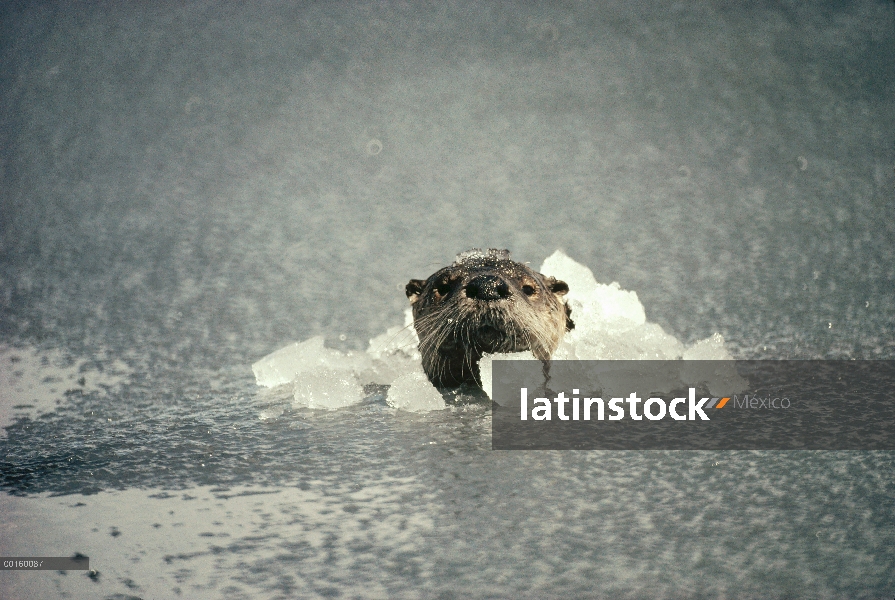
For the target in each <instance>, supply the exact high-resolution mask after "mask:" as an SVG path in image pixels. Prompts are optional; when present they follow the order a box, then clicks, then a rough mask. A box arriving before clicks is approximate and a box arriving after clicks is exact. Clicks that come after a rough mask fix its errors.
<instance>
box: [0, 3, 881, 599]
mask: <svg viewBox="0 0 895 600" xmlns="http://www.w3.org/2000/svg"><path fill="white" fill-rule="evenodd" d="M0 11H2V12H0V341H2V342H3V343H5V344H12V345H21V346H28V347H35V348H38V349H46V350H49V349H59V348H61V349H62V350H63V351H64V352H65V353H66V355H67V356H68V357H69V359H70V361H71V362H72V363H75V362H77V361H87V362H86V363H84V364H88V365H90V368H91V369H95V370H102V369H103V368H104V365H107V364H108V363H109V362H110V361H112V360H113V359H115V358H119V359H121V360H123V361H124V362H125V363H126V364H127V365H128V366H129V368H130V369H131V372H132V374H131V376H130V378H129V380H128V381H127V383H126V384H124V385H123V386H121V388H120V389H116V390H111V391H109V393H107V394H101V393H98V392H83V393H82V392H78V391H77V390H75V393H71V394H66V395H65V397H64V399H65V401H64V402H62V403H61V404H60V406H59V408H58V409H57V410H56V411H54V412H53V413H51V414H48V415H45V416H44V417H42V418H40V419H35V420H28V419H23V420H19V421H18V422H17V423H16V424H15V425H13V426H12V427H10V428H9V429H8V437H7V438H5V439H2V440H0V453H2V454H0V460H2V461H3V464H2V465H0V467H2V471H0V488H2V489H4V490H6V491H7V492H10V493H13V494H18V495H27V494H32V493H37V492H47V493H57V494H60V493H61V494H74V493H85V492H87V493H94V492H100V491H103V490H110V489H147V490H157V489H181V488H183V489H188V488H190V487H191V486H195V485H212V486H219V487H220V489H226V488H227V486H230V485H238V484H258V485H265V486H273V487H277V486H281V487H282V486H285V487H289V486H295V485H298V483H297V482H305V483H304V485H312V484H311V483H307V482H308V481H327V480H328V481H340V482H343V483H344V484H345V485H346V486H348V487H349V488H351V486H355V487H357V486H360V487H363V486H364V485H366V484H367V482H369V481H371V480H372V479H375V478H376V477H377V474H378V473H381V472H383V471H387V472H389V473H392V472H396V473H400V474H401V476H402V477H408V478H411V479H413V480H414V481H416V482H418V483H419V484H420V485H421V486H422V488H423V489H427V490H430V491H431V497H430V499H429V500H426V502H425V503H423V502H420V503H414V502H413V501H412V500H410V499H407V500H406V502H404V503H401V504H396V505H394V506H393V507H392V509H393V510H394V511H397V512H398V513H402V514H403V512H406V513H408V514H410V515H425V516H426V517H427V518H430V519H432V520H433V521H434V522H436V530H437V531H440V532H442V533H440V534H432V537H431V539H427V540H426V542H425V543H424V544H422V545H421V546H420V547H418V548H416V549H415V550H413V551H406V552H405V551H404V550H395V549H391V550H389V552H391V554H390V555H389V556H390V558H389V561H387V562H383V563H380V562H376V561H373V562H364V560H363V559H361V558H358V559H357V561H356V562H355V563H354V570H353V571H352V573H354V575H355V577H356V578H355V579H352V578H350V577H348V578H345V577H343V576H342V575H339V574H337V573H336V571H332V572H330V571H327V570H326V568H325V566H324V567H321V569H322V570H321V571H319V572H317V573H318V575H319V576H318V578H317V579H316V580H314V582H311V581H310V580H307V579H304V580H300V582H299V583H294V582H293V584H289V585H291V586H292V587H289V585H287V584H285V583H283V581H284V580H283V579H282V572H284V571H285V572H288V573H290V576H291V577H299V576H298V575H297V574H296V573H300V572H301V570H302V568H301V564H302V563H301V560H304V559H298V558H295V553H294V552H292V554H290V552H291V551H288V548H290V546H288V545H287V546H286V548H287V550H284V552H285V555H286V556H292V559H291V560H292V561H297V562H290V561H289V560H286V559H283V560H282V561H281V562H277V561H274V562H272V563H269V562H265V563H263V564H257V565H255V568H256V569H258V571H259V573H268V575H269V580H265V581H266V583H264V584H263V585H262V584H260V583H258V581H261V580H262V579H264V577H263V576H262V575H259V578H260V579H258V580H253V581H254V583H253V581H248V582H245V581H243V582H241V583H240V585H242V586H243V588H239V589H241V590H243V591H242V592H240V593H245V594H247V597H249V596H258V595H261V596H265V597H267V596H269V597H281V596H282V595H288V594H289V593H301V594H304V595H307V596H315V595H324V596H325V595H339V594H345V595H347V596H352V595H359V596H363V595H364V590H365V589H366V588H365V587H364V584H363V581H364V577H366V578H367V579H366V580H367V581H380V582H387V583H386V585H387V587H388V590H389V593H390V594H391V595H397V596H401V595H407V596H414V595H417V594H419V595H425V596H433V595H438V594H442V595H444V596H445V597H449V596H450V594H451V593H456V594H457V595H458V596H468V595H473V596H493V597H500V596H509V595H514V594H515V595H519V594H526V593H527V594H530V595H532V596H543V595H545V594H546V595H549V594H555V595H557V596H558V597H575V596H607V597H610V596H612V597H620V596H627V597H654V598H655V597H682V596H691V595H696V596H704V597H715V596H725V595H726V596H727V597H732V596H737V597H743V596H750V595H752V596H762V597H775V596H779V597H797V596H803V595H804V596H812V597H853V598H854V597H882V596H886V595H888V596H891V595H892V593H893V590H895V580H893V573H895V562H893V558H895V557H893V548H895V533H893V529H892V514H893V505H892V502H893V500H892V498H893V497H895V490H893V488H892V486H893V484H892V480H893V477H892V474H893V464H892V458H891V457H890V455H889V454H888V453H877V454H835V453H829V454H809V453H806V454H798V453H796V454H792V453H787V454H780V453H774V454H770V453H768V454H764V455H762V454H754V453H752V454H748V453H747V454H742V455H738V454H735V453H732V454H731V455H730V456H729V457H725V464H728V465H729V467H728V468H729V470H727V471H725V472H724V474H720V475H719V474H716V473H717V471H713V470H711V469H709V468H708V465H710V464H713V463H714V462H715V461H716V459H717V457H714V456H708V455H703V454H700V453H693V454H683V453H666V454H661V453H627V454H626V453H607V454H601V453H587V454H576V453H561V454H551V453H538V454H534V455H528V456H526V455H523V454H519V453H509V454H502V453H492V452H491V451H490V450H489V448H490V439H489V435H488V421H487V410H485V409H484V408H481V407H472V408H465V409H455V410H453V411H447V412H446V413H444V414H439V415H437V416H435V415H430V416H429V417H419V418H413V419H410V420H407V419H408V417H406V416H405V417H402V416H401V415H395V414H394V413H393V412H391V411H390V410H389V409H387V408H386V407H385V403H384V400H383V398H382V395H381V393H380V394H379V395H378V396H377V395H375V394H374V396H373V397H371V399H370V400H369V401H368V402H367V403H365V404H364V405H362V406H361V407H359V408H357V409H353V410H348V411H342V412H339V413H335V414H333V415H326V416H320V415H315V414H313V413H310V412H308V411H290V410H287V411H286V412H285V413H284V414H283V415H282V416H281V417H280V418H279V419H274V420H273V421H272V422H265V423H263V424H262V423H260V422H259V421H258V419H257V415H258V412H259V410H260V409H259V406H261V405H263V404H264V402H262V401H260V400H259V399H258V398H257V397H256V395H255V388H254V383H253V380H252V377H251V373H250V371H249V369H248V365H249V364H250V363H252V362H253V361H255V360H257V359H258V358H260V357H261V356H263V355H265V354H267V353H269V352H271V351H273V350H275V349H277V348H279V347H281V346H282V345H284V344H285V343H287V342H290V341H294V340H302V339H306V338H308V337H310V336H311V335H316V334H322V335H324V336H326V338H327V343H328V344H329V345H331V346H332V347H336V348H341V349H361V348H365V347H366V343H367V340H368V339H369V338H370V337H372V336H373V335H377V334H379V333H381V332H382V331H383V330H384V329H385V328H386V327H387V326H390V325H394V324H397V323H400V322H401V318H402V317H401V311H402V310H403V308H404V306H405V305H406V299H405V298H404V294H403V289H402V288H403V285H404V284H405V283H406V282H407V280H408V279H410V278H411V277H425V276H427V275H429V274H430V273H431V272H433V271H434V270H435V269H436V268H437V267H439V266H442V265H443V264H445V263H446V262H448V261H449V260H450V259H451V258H452V257H453V255H454V254H456V253H457V252H459V251H461V250H465V249H467V248H470V247H473V246H479V247H489V246H493V247H499V248H504V247H506V248H509V249H511V250H512V252H513V256H514V257H515V258H516V259H518V260H522V261H531V262H532V263H533V265H534V266H537V265H539V264H540V261H541V260H543V258H545V257H546V256H547V255H549V254H550V253H552V252H553V251H554V250H556V249H557V248H562V249H563V250H564V251H566V252H567V253H568V254H569V255H570V256H571V257H572V258H574V259H575V260H577V261H579V262H581V263H584V264H586V265H588V266H589V267H590V268H592V270H593V271H594V273H595V275H596V277H597V279H598V280H599V281H602V282H607V283H608V282H611V281H618V282H620V284H621V285H622V287H623V288H625V289H630V290H634V291H636V292H637V293H638V295H639V297H640V299H641V300H642V302H643V303H644V305H645V307H646V313H647V318H648V319H649V320H651V321H655V322H658V323H660V324H661V325H662V326H663V327H665V328H666V330H668V331H669V332H670V333H672V334H674V335H675V336H677V337H678V338H680V339H682V340H684V341H687V342H692V341H695V340H697V339H701V338H704V337H707V336H708V335H710V334H712V333H713V332H715V331H719V332H721V333H722V334H723V335H724V336H725V338H726V340H727V342H728V345H729V348H730V350H731V352H732V353H733V354H734V356H735V357H737V358H821V357H823V358H874V359H878V358H887V359H892V358H895V335H893V326H895V310H893V309H895V300H893V294H892V291H893V288H895V286H893V282H895V260H893V259H895V256H893V254H895V245H893V233H895V231H893V228H895V203H893V166H895V159H893V142H895V140H893V132H895V111H893V107H892V98H893V97H895V71H893V60H892V59H893V48H895V46H893V42H895V39H893V38H895V34H893V6H892V4H891V3H890V2H882V1H876V2H871V1H865V2H857V3H802V2H792V3H782V4H778V3H755V2H750V3H747V4H744V5H741V4H740V3H723V2H699V3H671V2H660V3H655V2H642V3H638V2H630V1H625V2H617V3H613V2H600V3H584V2H571V1H570V2H554V3H549V4H544V3H535V2H530V3H525V2H519V3H510V2H489V3H478V4H476V3H469V2H433V3H400V2H383V3H376V4H374V3H356V2H345V3H307V4H302V3H266V2H253V3H241V2H238V3H237V2H233V3H220V2H214V3H212V2H190V3H174V2H170V3H152V4H151V5H150V4H149V3H100V2H95V3H93V2H91V3H4V4H3V6H2V8H0ZM372 140H378V141H379V143H380V144H381V152H379V153H378V154H373V153H372V152H370V150H374V149H375V148H378V147H379V146H378V145H376V144H375V143H373V144H372V145H371V141H372ZM374 146H375V148H374ZM340 336H344V339H341V338H340ZM284 402H286V403H287V404H288V401H284ZM99 414H102V416H103V417H104V418H103V419H101V420H100V419H98V418H95V417H96V416H97V415H99ZM464 415H465V418H464ZM107 419H108V420H107ZM396 419H397V421H396ZM468 419H471V420H472V423H470V422H469V421H468ZM302 424H303V425H302ZM299 425H300V426H299ZM234 431H238V432H239V434H238V435H237V434H235V433H233V432H234ZM430 439H431V440H436V439H437V440H439V441H440V442H441V444H438V445H435V446H434V447H433V448H429V446H425V447H423V449H420V444H421V443H424V441H425V440H430ZM203 444H204V445H205V446H203V447H209V448H212V447H213V448H214V455H215V458H214V459H213V460H212V461H209V465H210V466H209V467H208V468H207V469H204V470H202V471H198V470H195V469H192V468H191V467H190V465H191V460H192V458H191V454H190V452H191V450H190V448H194V447H196V445H199V446H201V445H203ZM442 444H446V446H444V445H442ZM247 456H248V457H250V458H245V457H247ZM297 457H300V460H299V458H297ZM521 482H525V483H521ZM780 490H783V491H782V492H780ZM778 492H780V493H778ZM781 494H782V495H781ZM333 498H334V502H339V498H341V496H340V495H339V493H338V492H337V491H334V492H333ZM431 498H435V499H436V500H435V502H436V504H437V506H436V507H434V508H433V505H432V504H431V502H432V500H431ZM343 500H344V503H345V506H349V505H350V502H349V500H348V499H347V497H346V498H344V499H343ZM719 503H721V504H719ZM750 506H759V507H762V509H761V510H756V512H755V513H753V512H751V511H750V510H749V509H748V507H750ZM545 507H552V508H550V509H549V510H548V509H546V508H545ZM724 507H728V508H729V509H730V512H729V513H727V512H725V510H726V509H725V508H724ZM734 507H738V508H734ZM346 510H348V509H346ZM544 510H547V513H544V512H542V511H544ZM551 511H552V512H551ZM687 511H695V512H693V513H689V514H692V515H695V516H693V518H694V519H695V521H686V523H683V524H682V522H680V521H679V520H677V519H678V516H679V515H681V514H682V513H685V512H687ZM347 514H352V513H350V511H349V512H348V513H347ZM676 515H677V516H676ZM647 522H649V523H651V525H650V527H648V528H647V529H643V530H642V531H641V530H639V529H638V528H643V527H647V525H645V523H647ZM659 523H664V525H661V526H659V525H657V524H659ZM815 523H824V524H831V525H830V527H831V528H833V529H831V531H834V533H830V534H829V535H828V536H827V537H823V538H822V537H817V535H815V531H814V529H813V528H812V524H815ZM117 526H118V527H120V528H121V531H125V530H126V527H127V523H119V524H117ZM803 526H804V527H805V528H806V529H805V530H804V531H803V530H802V529H801V528H802V527H803ZM825 526H826V525H825ZM439 527H441V529H438V528H439ZM837 527H838V529H837ZM638 531H640V533H637V532H638ZM647 532H648V533H647ZM132 535H135V536H137V537H139V533H138V532H134V533H132ZM293 535H295V536H296V538H297V539H298V538H300V537H301V533H300V529H299V530H295V531H293ZM284 537H288V536H285V534H284V536H281V537H280V538H263V536H262V539H265V540H266V541H264V542H261V543H262V545H263V546H264V547H265V548H267V549H271V548H278V546H277V544H279V543H281V542H282V540H283V538H284ZM815 540H818V541H815ZM459 542H463V544H465V545H463V544H461V546H462V547H463V548H466V549H465V550H462V551H460V550H457V545H456V544H457V543H459ZM332 544H334V546H335V547H339V548H342V549H343V550H344V551H345V552H349V553H350V548H347V546H345V543H344V541H340V540H339V539H338V536H335V537H334V538H333V541H332ZM340 544H341V545H340ZM374 546H375V545H374ZM470 548H471V549H470ZM74 551H79V548H72V549H71V552H74ZM321 552H323V550H321ZM758 552H770V553H772V554H773V555H774V556H777V557H782V556H785V557H787V558H786V559H785V560H784V559H780V560H782V561H783V562H779V563H768V562H766V561H765V560H764V559H760V560H759V559H758V558H757V557H756V554H755V553H758ZM84 553H85V554H88V555H90V556H91V566H94V564H100V563H97V562H95V561H96V558H95V555H93V554H90V552H84ZM38 554H40V553H38ZM358 556H360V555H358ZM364 556H366V555H364ZM545 557H546V558H545ZM711 557H714V558H711ZM423 558H425V559H426V560H431V561H433V564H435V565H437V566H436V567H432V568H431V569H429V570H422V571H420V570H414V569H415V567H413V565H414V564H417V563H416V562H415V561H417V560H422V559H423ZM308 560H310V559H308ZM537 560H543V561H546V562H542V563H539V564H541V566H540V567H539V569H541V570H540V571H538V573H539V575H538V576H537V577H535V576H534V575H527V574H526V573H530V571H526V568H527V567H526V565H531V564H532V562H533V561H537ZM731 560H732V561H733V562H730V561H731ZM322 564H324V565H325V564H326V563H325V561H324V562H323V563H322ZM159 568H160V569H164V568H165V567H164V565H160V566H159ZM100 569H102V567H100ZM172 569H173V567H172ZM265 569H267V570H265ZM498 575H499V576H498ZM219 577H220V578H221V579H222V580H224V581H227V580H228V578H229V577H231V575H229V574H227V573H224V572H222V573H220V574H219ZM103 581H104V582H105V583H102V582H103ZM139 583H140V582H139V581H138V582H137V583H136V584H135V585H138V586H139ZM96 585H100V586H103V585H105V586H111V587H107V588H104V589H103V592H102V593H106V594H107V595H108V594H113V593H117V592H116V590H117V588H115V587H114V585H115V584H114V580H113V579H101V580H100V583H98V584H96ZM183 585H184V586H187V584H183ZM221 585H222V586H223V584H221ZM315 585H316V586H317V587H314V586H315ZM186 589H188V587H184V590H186ZM213 589H217V590H220V589H223V587H220V588H213ZM234 589H236V588H234ZM321 590H322V591H321ZM420 590H425V592H421V591H420ZM122 593H123V592H122ZM132 593H138V592H132ZM221 593H222V594H223V592H221ZM228 593H230V597H236V596H234V595H233V594H236V592H235V591H233V590H231V591H230V592H228ZM278 594H279V595H278Z"/></svg>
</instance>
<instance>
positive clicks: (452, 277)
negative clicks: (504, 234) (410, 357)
mask: <svg viewBox="0 0 895 600" xmlns="http://www.w3.org/2000/svg"><path fill="white" fill-rule="evenodd" d="M568 291H569V286H568V285H566V284H565V282H562V281H559V280H557V279H554V278H553V277H546V276H544V275H541V274H540V273H537V272H535V271H533V270H532V269H529V268H528V267H527V266H525V265H523V264H521V263H517V262H514V261H512V260H510V253H509V251H507V250H496V249H494V248H492V249H489V250H488V251H487V252H482V251H481V250H478V249H473V250H469V251H467V252H463V253H462V254H459V255H458V256H457V258H456V260H455V261H454V262H453V264H451V265H450V266H448V267H445V268H443V269H441V270H439V271H437V272H436V273H435V274H433V275H432V276H430V277H429V278H428V279H426V280H425V281H424V280H422V279H411V280H410V283H408V284H407V297H408V298H410V303H411V305H412V306H413V326H414V328H415V329H416V333H417V335H418V336H419V339H420V345H419V349H420V354H421V355H422V357H423V370H425V372H426V375H427V376H428V377H429V380H430V381H431V382H432V383H433V384H435V385H436V386H438V387H457V386H459V385H460V384H463V383H470V384H475V385H481V380H480V379H479V367H478V364H479V360H480V359H481V358H482V355H483V354H484V353H486V352H487V353H498V352H522V351H523V350H530V351H531V353H532V354H533V355H534V356H535V357H536V358H538V359H540V360H543V361H547V360H549V359H550V357H551V356H552V355H553V352H554V351H555V350H556V348H557V346H558V345H559V342H560V340H561V339H562V336H563V334H565V332H566V331H570V330H571V329H572V328H573V327H574V326H575V324H574V323H573V322H572V319H571V318H570V315H571V310H570V309H569V307H568V306H567V305H566V304H565V303H564V302H563V299H562V297H563V296H564V295H565V294H566V293H567V292H568Z"/></svg>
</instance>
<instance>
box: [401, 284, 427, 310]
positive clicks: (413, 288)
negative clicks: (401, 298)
mask: <svg viewBox="0 0 895 600" xmlns="http://www.w3.org/2000/svg"><path fill="white" fill-rule="evenodd" d="M424 285H426V282H425V281H423V280H422V279H411V280H410V283H408V284H407V286H406V287H405V288H404V293H406V294H407V297H408V298H410V303H411V304H413V303H414V302H416V301H417V300H419V299H420V294H421V293H423V286H424Z"/></svg>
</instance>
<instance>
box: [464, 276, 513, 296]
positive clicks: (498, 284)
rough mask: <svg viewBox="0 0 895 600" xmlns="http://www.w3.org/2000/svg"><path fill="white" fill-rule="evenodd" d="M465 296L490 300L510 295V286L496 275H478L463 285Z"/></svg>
mask: <svg viewBox="0 0 895 600" xmlns="http://www.w3.org/2000/svg"><path fill="white" fill-rule="evenodd" d="M463 293H464V294H466V297H467V298H471V299H473V300H482V301H484V302H490V301H492V300H502V299H504V298H509V297H510V294H511V292H510V286H509V285H507V282H506V281H504V280H503V279H502V278H501V277H498V276H496V275H479V276H478V277H474V278H473V279H472V280H471V281H470V282H469V283H467V284H466V285H465V286H463Z"/></svg>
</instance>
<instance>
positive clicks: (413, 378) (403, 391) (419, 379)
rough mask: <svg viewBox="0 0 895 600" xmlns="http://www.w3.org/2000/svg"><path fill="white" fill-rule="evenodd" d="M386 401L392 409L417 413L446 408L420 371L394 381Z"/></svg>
mask: <svg viewBox="0 0 895 600" xmlns="http://www.w3.org/2000/svg"><path fill="white" fill-rule="evenodd" d="M386 401H387V402H388V405H389V406H391V407H393V408H399V409H401V410H406V411H410V412H418V413H424V412H429V411H432V410H443V409H445V408H446V405H445V403H444V398H442V397H441V393H440V392H439V391H438V390H436V389H435V386H433V385H432V383H431V382H430V381H429V379H428V378H427V377H426V374H425V373H423V371H422V370H420V369H418V370H416V371H414V372H412V373H406V374H404V375H401V376H400V377H398V378H397V379H395V381H394V383H392V386H391V387H390V388H389V389H388V398H387V400H386Z"/></svg>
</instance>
